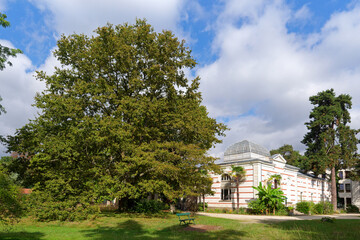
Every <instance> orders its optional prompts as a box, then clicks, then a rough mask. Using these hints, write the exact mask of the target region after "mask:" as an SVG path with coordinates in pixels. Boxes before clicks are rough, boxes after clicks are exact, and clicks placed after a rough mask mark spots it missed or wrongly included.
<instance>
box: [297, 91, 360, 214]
mask: <svg viewBox="0 0 360 240" xmlns="http://www.w3.org/2000/svg"><path fill="white" fill-rule="evenodd" d="M310 102H311V104H313V105H314V108H313V109H312V111H311V113H310V122H308V123H305V125H306V126H307V128H308V130H309V132H308V133H307V134H306V135H305V136H304V139H303V141H302V143H304V144H305V145H306V146H307V149H306V153H305V155H306V156H307V158H308V160H307V162H306V164H307V168H308V169H309V170H312V171H314V173H315V174H320V173H325V172H326V170H327V169H330V170H331V203H332V204H333V206H334V210H336V208H337V194H336V185H337V184H336V171H337V170H338V169H341V168H347V167H351V166H353V164H354V163H355V162H356V157H355V156H356V155H355V154H356V151H357V146H356V145H357V144H358V143H359V140H358V139H357V138H356V134H357V133H358V130H354V129H351V128H350V127H349V126H348V123H350V113H349V111H348V110H349V109H351V105H352V103H351V97H350V96H349V95H347V94H341V95H339V96H336V94H335V92H334V90H333V89H330V90H326V91H323V92H319V93H318V94H317V95H315V96H311V97H310Z"/></svg>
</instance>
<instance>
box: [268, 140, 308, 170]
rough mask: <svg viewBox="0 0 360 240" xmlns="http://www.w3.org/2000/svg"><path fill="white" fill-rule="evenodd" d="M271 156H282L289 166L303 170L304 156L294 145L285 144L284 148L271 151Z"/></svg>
mask: <svg viewBox="0 0 360 240" xmlns="http://www.w3.org/2000/svg"><path fill="white" fill-rule="evenodd" d="M270 154H271V155H274V154H281V155H282V156H283V157H284V158H285V160H286V163H287V164H290V165H293V166H296V167H299V168H302V167H303V166H302V163H303V161H305V157H304V156H302V155H301V154H300V153H299V151H296V150H294V148H293V146H292V145H289V144H284V145H283V146H281V147H279V148H278V149H273V150H271V151H270Z"/></svg>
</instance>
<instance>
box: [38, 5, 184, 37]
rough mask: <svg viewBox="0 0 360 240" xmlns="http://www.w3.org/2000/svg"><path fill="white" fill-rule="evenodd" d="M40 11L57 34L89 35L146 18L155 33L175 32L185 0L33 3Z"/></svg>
mask: <svg viewBox="0 0 360 240" xmlns="http://www.w3.org/2000/svg"><path fill="white" fill-rule="evenodd" d="M32 2H33V3H34V4H35V5H36V6H37V7H38V8H39V9H41V10H43V11H49V12H50V13H51V15H50V16H51V19H49V24H50V25H52V26H53V27H54V28H55V29H56V31H57V32H58V33H59V34H63V33H64V34H67V35H68V34H72V33H74V32H76V33H85V34H91V33H92V31H93V30H95V29H96V28H97V27H100V26H104V25H106V23H107V22H110V23H112V24H123V23H124V22H129V23H133V22H135V18H140V19H142V18H146V19H147V20H148V21H149V23H150V24H152V25H153V26H154V27H155V29H156V30H159V31H160V30H162V29H169V30H175V29H176V24H177V21H178V20H179V18H180V16H181V11H180V10H181V9H182V7H183V4H184V1H180V0H167V1H163V0H154V1H148V0H133V1H126V0H120V1H113V0H103V1H98V0H77V1H70V0H32Z"/></svg>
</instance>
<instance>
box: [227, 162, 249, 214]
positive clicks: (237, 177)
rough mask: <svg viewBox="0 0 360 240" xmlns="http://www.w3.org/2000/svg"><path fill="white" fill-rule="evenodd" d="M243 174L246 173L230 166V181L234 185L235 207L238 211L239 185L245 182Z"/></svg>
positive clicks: (239, 168)
mask: <svg viewBox="0 0 360 240" xmlns="http://www.w3.org/2000/svg"><path fill="white" fill-rule="evenodd" d="M245 174H246V171H245V169H244V168H243V167H241V166H231V181H232V182H233V183H235V186H236V199H237V205H236V209H237V210H239V207H240V202H239V200H240V196H239V185H240V183H242V182H244V181H245Z"/></svg>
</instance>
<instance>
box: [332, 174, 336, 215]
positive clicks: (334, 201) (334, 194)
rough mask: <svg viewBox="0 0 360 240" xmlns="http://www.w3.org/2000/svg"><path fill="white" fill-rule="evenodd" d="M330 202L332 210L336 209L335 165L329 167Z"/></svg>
mask: <svg viewBox="0 0 360 240" xmlns="http://www.w3.org/2000/svg"><path fill="white" fill-rule="evenodd" d="M331 204H332V205H333V207H334V211H336V210H337V195H336V173H335V167H332V168H331Z"/></svg>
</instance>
